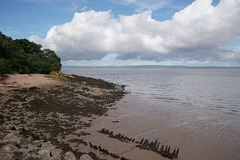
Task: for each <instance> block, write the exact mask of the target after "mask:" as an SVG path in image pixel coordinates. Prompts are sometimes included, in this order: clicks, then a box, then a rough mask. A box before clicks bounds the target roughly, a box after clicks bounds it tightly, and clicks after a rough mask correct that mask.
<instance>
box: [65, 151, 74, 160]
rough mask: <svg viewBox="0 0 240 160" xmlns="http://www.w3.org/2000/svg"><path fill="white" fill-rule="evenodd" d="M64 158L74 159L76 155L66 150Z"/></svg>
mask: <svg viewBox="0 0 240 160" xmlns="http://www.w3.org/2000/svg"><path fill="white" fill-rule="evenodd" d="M64 159H65V160H76V157H75V156H74V154H73V153H72V152H70V151H69V152H66V153H65V154H64Z"/></svg>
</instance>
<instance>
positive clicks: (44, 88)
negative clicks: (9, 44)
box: [0, 74, 125, 158]
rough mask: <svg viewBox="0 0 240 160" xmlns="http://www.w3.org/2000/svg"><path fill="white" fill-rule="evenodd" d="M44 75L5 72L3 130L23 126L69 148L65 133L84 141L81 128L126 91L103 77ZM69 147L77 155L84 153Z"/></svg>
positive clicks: (0, 114) (1, 86)
mask: <svg viewBox="0 0 240 160" xmlns="http://www.w3.org/2000/svg"><path fill="white" fill-rule="evenodd" d="M44 76H45V75H41V74H30V75H26V74H25V75H20V74H16V75H8V78H7V79H5V81H2V82H1V84H0V98H1V102H0V106H1V109H0V117H1V122H2V124H1V128H2V130H8V131H9V130H11V129H14V130H15V129H16V130H20V129H22V128H24V130H27V131H30V132H32V133H33V134H34V135H37V136H39V137H40V139H43V140H44V141H51V142H52V143H53V144H55V145H57V146H59V147H60V148H63V150H64V149H66V148H68V150H69V141H71V139H66V137H75V138H74V139H76V137H77V138H78V139H79V140H80V142H81V143H84V144H86V142H83V141H81V139H82V137H84V136H86V135H89V134H90V133H88V132H83V131H81V130H83V129H87V128H89V127H90V126H91V124H92V121H93V120H94V119H96V118H97V117H99V116H103V115H105V116H106V115H107V114H106V113H107V111H108V110H109V109H111V106H112V105H114V104H115V103H116V102H117V101H119V100H120V99H121V98H122V97H123V96H124V94H125V92H124V91H123V88H124V86H118V85H115V84H113V83H109V82H105V81H103V80H98V79H93V78H87V77H80V76H76V75H64V78H65V80H60V79H58V78H57V79H52V78H46V77H44ZM79 130H80V131H79ZM72 141H73V140H72ZM86 145H88V144H86ZM64 147H65V148H64ZM71 150H72V149H71ZM72 151H73V153H75V156H76V157H77V158H79V155H82V154H83V153H84V152H81V151H77V150H76V151H74V150H72ZM92 158H94V157H92ZM95 158H96V157H95Z"/></svg>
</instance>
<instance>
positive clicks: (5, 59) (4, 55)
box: [0, 31, 62, 74]
mask: <svg viewBox="0 0 240 160" xmlns="http://www.w3.org/2000/svg"><path fill="white" fill-rule="evenodd" d="M41 48H42V46H41V45H39V44H36V43H34V42H30V41H29V40H27V39H17V40H12V38H11V37H7V36H5V35H4V34H2V32H1V31H0V74H3V73H12V72H18V73H50V72H51V71H60V70H61V66H62V65H61V59H60V58H59V57H58V56H57V55H56V53H55V52H54V51H52V50H50V49H44V50H42V49H41Z"/></svg>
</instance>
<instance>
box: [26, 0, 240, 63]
mask: <svg viewBox="0 0 240 160" xmlns="http://www.w3.org/2000/svg"><path fill="white" fill-rule="evenodd" d="M133 2H135V1H133ZM129 3H130V1H129ZM211 3H212V0H197V1H195V2H194V3H192V4H191V5H189V6H188V7H186V8H185V9H183V10H181V11H180V12H177V13H175V15H174V16H173V18H172V19H171V20H167V21H157V20H154V19H152V17H151V14H152V12H151V11H145V12H142V13H138V14H134V15H131V16H123V15H122V16H120V17H119V18H118V19H116V18H114V17H113V16H112V14H111V11H106V12H95V11H88V12H82V13H75V14H74V17H73V20H72V21H71V22H69V23H65V24H63V25H58V26H54V27H52V28H51V29H50V30H49V31H48V33H47V36H46V38H45V39H40V38H38V37H37V36H31V37H30V38H29V39H30V40H32V41H34V42H38V43H41V44H42V45H43V46H44V47H47V48H51V49H53V50H55V51H56V52H57V54H58V55H59V56H60V57H61V58H62V59H63V60H98V59H102V58H103V57H105V56H106V55H107V54H109V53H117V54H118V59H136V58H137V59H143V60H156V61H162V60H166V59H168V60H169V59H172V60H177V59H184V60H189V61H190V60H196V61H206V60H209V61H212V60H221V61H240V56H239V54H240V52H239V50H240V49H238V50H232V51H231V50H227V49H225V48H224V45H225V44H229V43H231V42H233V41H234V39H235V38H236V37H239V36H240V30H239V25H240V18H239V17H240V1H239V0H221V2H220V3H219V4H218V5H217V6H216V7H214V6H212V5H211Z"/></svg>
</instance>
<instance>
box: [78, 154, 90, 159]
mask: <svg viewBox="0 0 240 160" xmlns="http://www.w3.org/2000/svg"><path fill="white" fill-rule="evenodd" d="M80 160H93V159H92V158H91V157H90V156H89V155H88V154H84V155H82V156H81V157H80Z"/></svg>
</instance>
